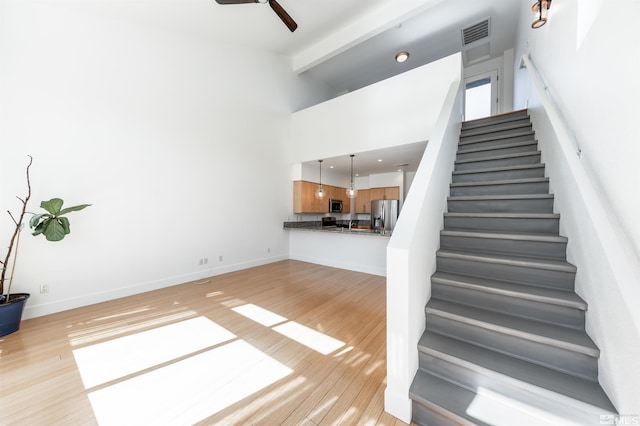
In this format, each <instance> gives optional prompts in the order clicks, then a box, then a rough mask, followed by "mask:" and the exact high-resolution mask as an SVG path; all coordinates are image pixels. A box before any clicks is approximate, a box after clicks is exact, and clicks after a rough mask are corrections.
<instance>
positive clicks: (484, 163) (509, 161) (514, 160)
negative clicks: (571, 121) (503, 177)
mask: <svg viewBox="0 0 640 426" xmlns="http://www.w3.org/2000/svg"><path fill="white" fill-rule="evenodd" d="M525 164H540V154H531V155H521V156H517V157H509V158H497V159H493V160H477V161H469V162H458V161H456V164H455V171H457V172H461V171H468V170H481V169H491V168H494V167H510V166H522V165H525Z"/></svg>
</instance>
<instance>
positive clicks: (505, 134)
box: [460, 124, 531, 142]
mask: <svg viewBox="0 0 640 426" xmlns="http://www.w3.org/2000/svg"><path fill="white" fill-rule="evenodd" d="M530 131H531V124H529V125H528V126H522V127H519V128H517V129H507V130H498V131H495V132H482V133H478V134H475V135H468V136H465V135H460V142H475V141H478V140H483V139H487V138H508V137H510V136H513V135H518V134H520V133H523V132H530Z"/></svg>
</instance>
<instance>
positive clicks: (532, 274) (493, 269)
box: [436, 256, 575, 291]
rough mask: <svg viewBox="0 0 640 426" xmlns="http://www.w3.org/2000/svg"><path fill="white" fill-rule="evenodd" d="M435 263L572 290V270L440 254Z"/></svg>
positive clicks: (456, 271) (465, 271)
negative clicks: (505, 263) (506, 263)
mask: <svg viewBox="0 0 640 426" xmlns="http://www.w3.org/2000/svg"><path fill="white" fill-rule="evenodd" d="M436 264H437V269H438V270H439V271H442V272H451V273H453V274H464V275H471V276H478V277H481V278H488V279H496V280H502V281H509V282H513V283H516V284H530V285H535V286H539V287H547V288H553V289H561V290H569V291H574V283H575V273H573V272H567V271H556V270H550V269H538V268H530V267H526V266H518V265H504V264H496V263H488V262H478V261H473V260H467V259H455V258H449V257H442V256H438V257H437V261H436Z"/></svg>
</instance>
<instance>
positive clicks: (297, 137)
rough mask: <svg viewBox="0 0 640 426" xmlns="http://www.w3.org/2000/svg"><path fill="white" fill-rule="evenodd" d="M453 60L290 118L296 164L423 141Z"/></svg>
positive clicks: (348, 94) (433, 119)
mask: <svg viewBox="0 0 640 426" xmlns="http://www.w3.org/2000/svg"><path fill="white" fill-rule="evenodd" d="M457 59H458V57H457V55H452V56H449V57H447V58H444V59H441V60H439V61H436V62H433V63H431V64H428V65H425V66H422V67H419V68H415V69H413V70H410V71H407V72H405V73H403V74H400V75H398V76H395V77H393V78H389V79H387V80H383V81H381V82H378V83H376V84H372V85H370V86H367V87H364V88H362V89H360V90H356V91H354V92H350V93H347V94H345V95H342V96H340V97H337V98H334V99H331V100H329V101H326V102H323V103H321V104H318V105H315V106H313V107H310V108H307V109H304V110H301V111H298V112H296V113H294V114H293V117H292V126H291V137H292V144H293V159H294V162H304V161H313V160H316V159H318V158H330V157H337V156H341V155H348V154H350V153H353V152H361V151H371V150H375V149H381V148H388V147H392V146H399V145H405V144H409V143H415V142H422V141H425V140H427V139H428V138H429V136H430V135H431V132H432V131H433V126H434V124H435V120H436V118H437V117H438V113H439V112H440V108H441V107H442V102H443V101H444V98H445V96H446V93H447V89H448V85H447V83H443V82H449V81H451V75H452V73H455V72H456V71H457V69H456V66H458V65H459V64H457V63H456V60H457Z"/></svg>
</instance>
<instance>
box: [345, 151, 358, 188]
mask: <svg viewBox="0 0 640 426" xmlns="http://www.w3.org/2000/svg"><path fill="white" fill-rule="evenodd" d="M349 157H351V184H350V185H349V188H347V197H349V198H356V197H357V196H358V190H357V189H356V187H355V185H354V184H353V157H355V154H351V155H349Z"/></svg>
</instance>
